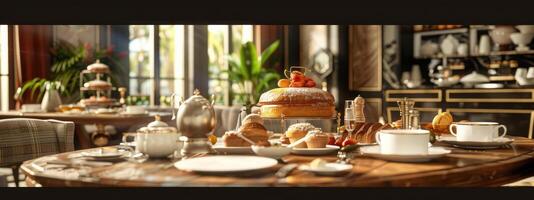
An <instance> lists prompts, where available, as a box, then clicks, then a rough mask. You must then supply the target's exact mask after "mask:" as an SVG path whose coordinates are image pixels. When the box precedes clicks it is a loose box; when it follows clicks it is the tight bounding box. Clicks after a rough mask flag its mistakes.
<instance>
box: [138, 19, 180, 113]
mask: <svg viewBox="0 0 534 200" xmlns="http://www.w3.org/2000/svg"><path fill="white" fill-rule="evenodd" d="M129 29H130V30H129V32H130V43H129V51H130V55H129V56H130V58H129V59H130V74H129V76H130V81H129V82H130V83H129V84H130V86H129V87H130V89H129V90H130V96H131V97H130V104H141V105H148V104H151V105H154V104H158V103H159V104H160V105H170V96H171V95H172V94H173V93H177V94H178V96H183V95H184V94H183V90H184V87H185V86H184V84H185V81H184V80H185V78H184V77H185V76H184V69H185V64H184V26H183V25H160V26H158V25H131V26H130V27H129ZM156 59H157V60H156Z"/></svg>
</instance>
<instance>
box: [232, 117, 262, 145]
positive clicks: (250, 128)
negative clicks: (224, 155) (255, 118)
mask: <svg viewBox="0 0 534 200" xmlns="http://www.w3.org/2000/svg"><path fill="white" fill-rule="evenodd" d="M237 134H241V135H243V136H244V137H246V138H248V139H249V140H252V141H253V142H255V143H257V142H268V141H269V134H268V133H267V129H265V127H264V126H263V125H262V124H260V123H255V122H250V123H245V124H243V125H242V126H241V127H239V130H238V131H227V132H226V133H225V134H224V135H223V138H222V139H223V143H224V145H225V146H227V147H246V146H250V145H251V144H250V143H249V142H247V141H245V140H243V139H242V138H241V137H239V136H238V135H237Z"/></svg>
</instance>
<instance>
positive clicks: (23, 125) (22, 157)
mask: <svg viewBox="0 0 534 200" xmlns="http://www.w3.org/2000/svg"><path fill="white" fill-rule="evenodd" d="M73 150H74V123H73V122H65V121H58V120H40V119H30V118H13V119H4V120H0V166H11V165H14V164H19V163H21V162H24V161H26V160H30V159H33V158H37V157H41V156H45V155H50V154H57V153H61V152H66V151H73Z"/></svg>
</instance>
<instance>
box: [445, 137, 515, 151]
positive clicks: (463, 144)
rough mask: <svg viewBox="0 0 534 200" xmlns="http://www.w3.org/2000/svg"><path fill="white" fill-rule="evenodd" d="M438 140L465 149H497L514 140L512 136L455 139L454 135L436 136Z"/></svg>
mask: <svg viewBox="0 0 534 200" xmlns="http://www.w3.org/2000/svg"><path fill="white" fill-rule="evenodd" d="M438 141H440V142H443V143H447V144H450V145H453V146H455V147H459V148H466V149H497V148H500V147H502V146H503V145H507V144H510V143H512V142H514V139H512V138H507V137H504V138H496V139H495V140H494V141H490V142H479V141H457V140H456V137H455V136H441V137H439V138H438Z"/></svg>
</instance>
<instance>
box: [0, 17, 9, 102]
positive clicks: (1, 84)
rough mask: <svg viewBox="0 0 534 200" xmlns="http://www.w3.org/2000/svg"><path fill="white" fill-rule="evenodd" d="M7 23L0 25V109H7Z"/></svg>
mask: <svg viewBox="0 0 534 200" xmlns="http://www.w3.org/2000/svg"><path fill="white" fill-rule="evenodd" d="M8 40H9V39H8V33H7V25H0V110H2V111H8V110H9V98H10V97H9V62H8V43H7V42H8Z"/></svg>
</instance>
